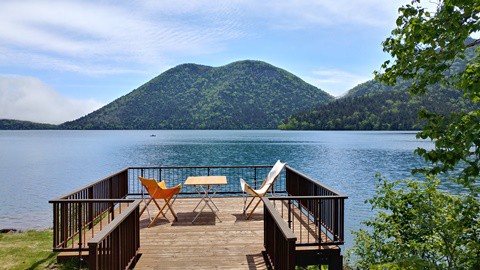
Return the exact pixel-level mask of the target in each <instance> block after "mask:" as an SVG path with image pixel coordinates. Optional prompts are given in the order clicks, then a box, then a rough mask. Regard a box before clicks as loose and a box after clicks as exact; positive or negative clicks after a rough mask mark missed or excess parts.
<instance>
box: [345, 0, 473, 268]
mask: <svg viewBox="0 0 480 270" xmlns="http://www.w3.org/2000/svg"><path fill="white" fill-rule="evenodd" d="M399 11H400V16H399V17H398V19H397V28H396V29H394V30H393V31H392V36H391V37H389V38H387V40H386V41H385V42H384V44H383V45H384V50H385V51H386V52H388V53H390V54H391V55H392V57H393V60H392V62H390V61H386V62H385V63H384V64H383V66H382V68H383V69H384V70H383V73H378V74H377V76H378V78H380V79H381V80H382V81H383V82H386V83H390V84H395V83H397V82H398V81H399V80H407V81H410V82H411V84H410V85H409V91H410V93H411V94H413V95H425V96H428V95H431V94H432V93H433V91H432V89H431V88H430V86H431V85H440V86H441V87H454V88H457V89H461V90H462V91H463V95H464V96H465V97H466V98H467V99H469V100H470V101H471V102H473V103H475V104H477V103H478V101H479V100H480V81H479V77H480V68H479V67H480V61H479V60H480V59H479V58H480V56H479V54H480V53H479V50H480V49H479V47H478V46H477V45H478V44H479V43H480V41H479V40H475V39H471V38H469V37H470V35H472V34H473V33H477V32H478V31H479V30H480V23H479V16H480V15H479V14H480V0H443V1H439V2H438V7H437V10H436V12H434V13H431V12H429V11H427V10H426V9H425V8H423V7H422V6H421V5H420V1H419V0H413V1H411V3H410V4H407V5H405V6H403V7H401V8H400V9H399ZM469 51H473V54H472V56H471V57H470V56H469V54H468V52H469ZM462 66H464V68H462ZM420 116H421V118H423V119H424V120H425V121H426V125H425V127H424V128H423V130H422V131H421V132H420V133H419V134H418V135H417V137H419V138H423V139H431V140H432V141H433V142H434V144H435V148H434V149H432V150H426V149H417V150H416V153H417V154H420V155H421V156H422V157H424V158H425V160H426V161H427V162H430V164H431V166H429V167H427V168H423V169H420V170H415V171H414V172H421V173H424V174H425V175H426V176H427V179H428V180H427V181H424V182H418V181H397V182H393V183H389V182H388V181H381V182H380V183H379V185H378V186H377V194H376V196H374V198H373V199H372V200H370V201H369V202H370V203H371V204H372V206H373V208H374V209H376V210H377V211H378V212H377V215H376V216H375V217H374V218H372V219H371V220H370V221H368V222H367V223H366V225H367V226H369V230H360V231H358V232H354V233H355V235H356V243H355V246H354V248H353V249H352V253H351V258H356V259H357V260H356V262H355V263H354V264H355V265H356V266H357V267H358V268H362V269H368V268H376V267H391V268H403V267H405V268H410V269H480V202H479V197H478V191H479V189H480V185H479V183H478V177H479V174H480V172H479V161H480V150H479V146H480V110H479V109H478V107H477V108H475V109H474V110H473V111H470V112H456V113H453V114H451V115H441V114H438V113H436V112H433V111H427V110H425V109H424V110H422V111H421V112H420ZM444 173H449V176H450V177H452V178H453V179H454V180H455V181H456V182H457V183H459V184H461V185H462V186H463V188H464V189H463V190H462V191H461V192H460V194H459V195H451V194H449V193H447V192H444V191H440V190H439V189H438V183H439V182H438V181H434V180H433V179H435V178H436V177H441V176H443V179H446V178H445V175H444ZM443 181H446V180H443Z"/></svg>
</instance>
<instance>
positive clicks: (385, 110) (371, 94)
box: [279, 45, 479, 130]
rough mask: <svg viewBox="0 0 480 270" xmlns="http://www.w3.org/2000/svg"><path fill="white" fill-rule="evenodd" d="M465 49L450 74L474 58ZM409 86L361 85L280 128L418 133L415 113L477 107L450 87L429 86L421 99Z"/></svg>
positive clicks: (402, 83)
mask: <svg viewBox="0 0 480 270" xmlns="http://www.w3.org/2000/svg"><path fill="white" fill-rule="evenodd" d="M477 47H478V45H477V46H476V47H472V48H468V49H467V51H466V57H465V58H464V59H457V60H455V62H454V63H453V65H452V67H451V69H450V72H451V73H456V72H458V71H460V70H463V69H465V67H466V63H467V61H469V60H471V59H473V57H475V54H476V53H475V49H476V48H477ZM409 84H410V82H408V81H400V82H398V83H397V84H396V85H395V86H389V85H386V84H384V83H382V82H379V81H376V80H370V81H367V82H364V83H361V84H359V85H357V86H355V87H354V88H352V89H350V90H349V91H348V92H347V93H346V94H345V95H344V96H343V97H341V98H339V99H337V100H335V101H334V102H331V103H328V104H324V105H320V106H318V107H316V108H314V109H310V110H306V111H303V112H300V113H296V114H293V115H291V116H290V117H288V118H286V119H284V120H283V121H282V124H281V125H280V126H279V128H280V129H284V130H418V129H421V128H422V127H423V125H424V124H425V123H424V122H423V121H421V120H420V119H418V112H419V111H420V110H421V109H422V108H425V109H427V110H428V111H431V112H434V113H437V114H441V115H449V114H450V113H452V112H460V111H464V112H468V111H471V110H474V109H476V108H478V107H479V105H475V104H473V103H472V102H471V101H469V100H468V99H466V98H465V97H464V96H463V92H462V91H461V90H459V89H454V88H452V87H445V86H440V85H432V86H430V87H429V88H428V91H427V93H426V94H425V95H423V96H411V95H409V94H408V92H407V87H408V86H409Z"/></svg>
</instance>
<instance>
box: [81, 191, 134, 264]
mask: <svg viewBox="0 0 480 270" xmlns="http://www.w3.org/2000/svg"><path fill="white" fill-rule="evenodd" d="M140 202H141V200H135V201H134V202H133V203H132V204H130V205H129V206H128V208H127V209H126V210H125V211H124V212H122V213H121V214H120V215H119V216H118V217H117V218H116V219H114V220H113V221H112V222H111V223H109V224H108V225H107V226H106V227H105V228H104V229H103V230H102V231H101V232H99V233H98V234H97V235H95V237H93V238H92V239H91V240H90V241H88V247H89V256H88V266H89V269H94V270H96V269H129V268H130V266H131V265H132V264H133V263H135V260H136V258H137V251H138V249H139V248H140V210H139V204H140Z"/></svg>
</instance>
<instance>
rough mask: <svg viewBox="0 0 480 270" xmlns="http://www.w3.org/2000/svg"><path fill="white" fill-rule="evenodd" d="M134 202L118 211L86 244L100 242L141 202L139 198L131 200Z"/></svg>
mask: <svg viewBox="0 0 480 270" xmlns="http://www.w3.org/2000/svg"><path fill="white" fill-rule="evenodd" d="M133 201H134V202H133V203H132V204H130V205H129V206H128V207H127V209H125V211H123V212H122V213H120V215H118V217H116V218H115V219H113V220H112V222H110V223H108V224H107V226H105V228H103V230H101V231H100V232H98V233H97V234H96V235H95V236H94V237H93V238H92V239H90V240H89V241H88V245H90V244H98V243H100V242H101V241H102V240H103V239H105V237H107V236H108V234H110V233H111V232H112V231H113V230H115V228H117V227H118V226H119V225H120V224H121V223H122V222H123V221H124V220H125V219H126V218H127V217H128V216H129V215H130V214H131V213H132V212H133V211H134V210H135V208H137V207H138V205H139V204H140V203H141V202H142V200H141V199H136V200H133Z"/></svg>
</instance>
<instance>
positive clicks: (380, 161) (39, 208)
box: [0, 130, 432, 246]
mask: <svg viewBox="0 0 480 270" xmlns="http://www.w3.org/2000/svg"><path fill="white" fill-rule="evenodd" d="M151 134H155V135H156V137H150V135H151ZM417 147H424V148H431V147H432V143H431V142H429V141H420V140H417V139H415V132H356V131H273V130H268V131H191V130H187V131H185V130H182V131H0V186H1V188H0V229H1V228H19V229H30V228H35V229H40V228H47V227H51V226H52V210H51V205H49V203H48V200H49V199H53V198H55V197H58V196H61V195H63V194H65V193H67V192H70V191H73V190H74V189H77V188H80V187H82V186H84V185H86V184H88V183H91V182H92V181H94V180H97V179H100V178H102V177H104V176H107V175H109V174H111V173H113V172H116V171H118V170H120V169H123V168H125V167H128V166H148V165H269V164H271V165H273V164H274V163H275V161H276V160H277V159H280V160H282V161H286V162H288V164H289V165H290V166H292V167H293V168H295V169H298V170H299V171H301V172H303V173H305V174H306V175H308V176H311V177H312V178H313V179H316V180H318V181H320V182H322V183H324V184H326V185H327V186H330V187H332V188H333V189H336V190H338V191H339V192H342V193H343V194H345V195H347V196H349V199H348V200H347V201H346V204H345V205H346V210H345V217H346V228H345V229H346V231H350V230H357V229H358V228H359V226H360V222H361V221H364V220H366V219H368V218H369V217H370V216H371V215H372V212H371V209H370V206H369V205H367V204H365V203H364V201H365V200H366V199H368V198H370V197H372V196H373V195H374V191H375V183H376V182H377V180H376V178H375V174H376V173H377V172H378V173H381V174H383V175H384V176H385V177H386V178H388V179H392V180H393V179H400V178H411V177H412V176H411V173H410V172H411V169H412V168H414V167H419V166H421V165H422V159H421V158H420V157H418V156H415V155H414V154H413V151H414V149H416V148H417ZM346 240H347V241H348V242H350V243H347V246H350V245H351V235H350V233H348V234H347V236H346Z"/></svg>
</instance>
